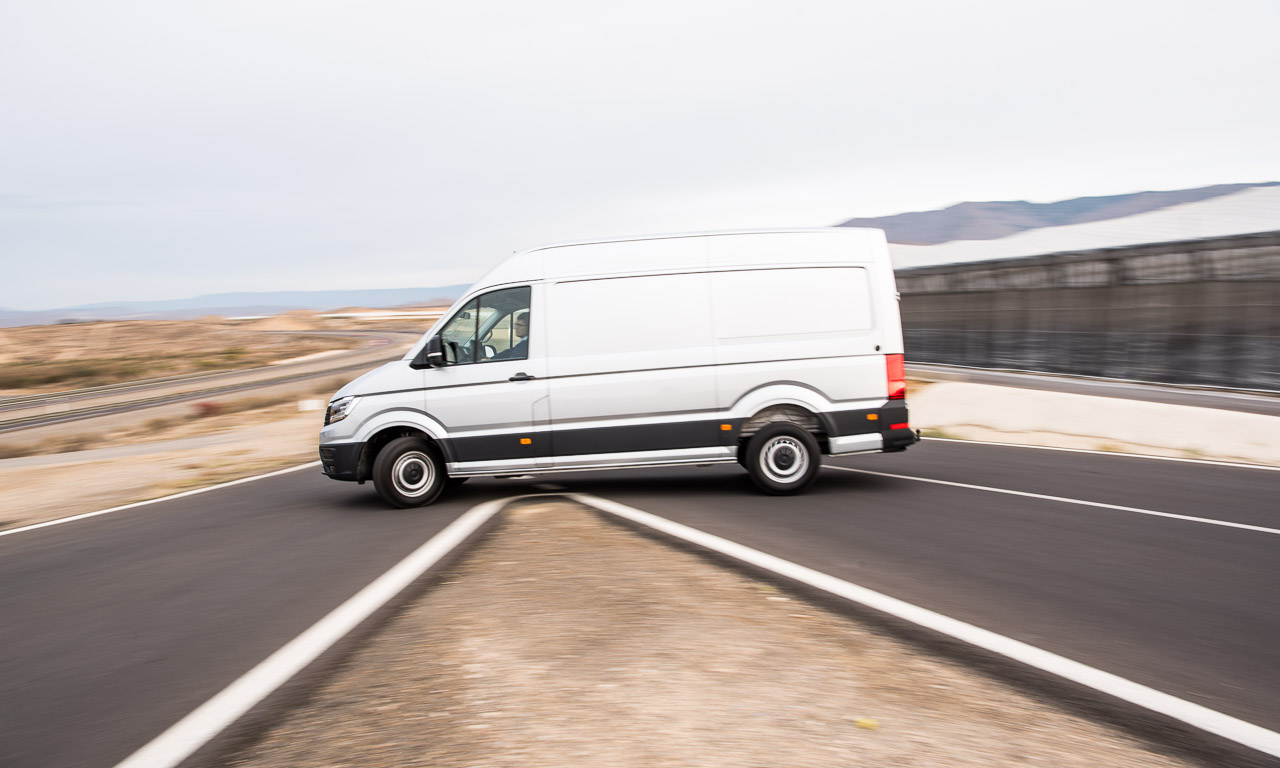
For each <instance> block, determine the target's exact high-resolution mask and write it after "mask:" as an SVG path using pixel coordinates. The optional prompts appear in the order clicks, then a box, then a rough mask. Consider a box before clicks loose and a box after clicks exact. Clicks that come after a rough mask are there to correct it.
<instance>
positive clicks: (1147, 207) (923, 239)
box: [838, 181, 1280, 245]
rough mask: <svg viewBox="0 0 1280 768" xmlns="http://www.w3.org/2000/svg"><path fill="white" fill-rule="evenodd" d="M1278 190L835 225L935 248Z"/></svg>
mask: <svg viewBox="0 0 1280 768" xmlns="http://www.w3.org/2000/svg"><path fill="white" fill-rule="evenodd" d="M1277 185H1280V182H1275V181H1272V182H1266V183H1258V184H1217V185H1215V186H1212V187H1200V188H1198V189H1182V190H1175V191H1172V192H1135V193H1133V194H1128V195H1108V196H1105V197H1077V198H1075V199H1073V200H1062V201H1059V202H1056V203H1028V202H1026V201H1025V200H1015V201H1007V202H988V203H959V204H957V205H953V206H951V207H950V208H944V209H942V210H940V211H921V212H916V213H900V214H897V215H895V216H881V217H878V218H864V219H849V220H848V221H846V222H844V223H842V224H839V225H838V226H841V227H878V228H880V229H883V230H884V231H885V233H886V234H887V235H888V238H889V242H891V243H901V244H903V245H936V244H938V243H947V242H951V241H953V240H994V239H996V238H1001V237H1007V236H1008V235H1012V234H1016V233H1018V232H1025V231H1027V230H1031V229H1040V228H1042V227H1060V226H1065V225H1069V224H1084V223H1087V222H1094V221H1106V220H1108V219H1119V218H1123V217H1125V216H1133V215H1135V214H1139V213H1148V212H1151V211H1157V210H1160V209H1162V208H1168V207H1169V206H1174V205H1181V204H1183V203H1193V202H1198V201H1201V200H1208V199H1211V198H1214V197H1220V196H1222V195H1229V194H1232V193H1235V192H1240V191H1241V190H1245V189H1250V188H1254V187H1273V186H1277Z"/></svg>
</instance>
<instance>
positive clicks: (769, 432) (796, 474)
mask: <svg viewBox="0 0 1280 768" xmlns="http://www.w3.org/2000/svg"><path fill="white" fill-rule="evenodd" d="M746 454H747V455H746V467H747V473H748V474H750V475H751V480H752V482H754V483H755V484H756V486H757V487H758V488H759V489H760V490H762V491H764V492H765V493H769V494H773V495H775V496H782V495H785V494H788V493H799V492H800V491H803V490H804V489H805V488H808V487H809V484H810V483H812V482H813V480H814V478H816V477H817V476H818V468H819V467H820V466H821V463H822V461H821V459H822V453H821V451H820V449H819V448H818V441H817V440H815V439H814V437H813V435H811V434H809V433H808V432H807V431H806V430H804V429H802V428H801V427H798V426H796V425H795V424H787V423H777V422H775V423H773V424H769V425H767V426H765V427H764V428H762V429H761V430H760V431H759V432H757V433H755V434H754V435H752V436H751V439H750V440H749V441H748V442H747V450H746Z"/></svg>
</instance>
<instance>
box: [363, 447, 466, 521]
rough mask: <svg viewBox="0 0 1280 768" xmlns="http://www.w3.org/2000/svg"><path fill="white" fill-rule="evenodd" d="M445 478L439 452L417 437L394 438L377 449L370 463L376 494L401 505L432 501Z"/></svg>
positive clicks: (395, 504) (393, 503) (417, 505)
mask: <svg viewBox="0 0 1280 768" xmlns="http://www.w3.org/2000/svg"><path fill="white" fill-rule="evenodd" d="M447 479H448V478H447V477H446V476H445V469H444V462H442V461H441V460H440V453H439V452H438V451H437V450H436V448H435V446H433V445H431V444H430V443H428V442H427V441H426V440H423V439H422V438H420V437H397V438H396V439H395V440H392V441H391V442H389V443H387V444H386V445H385V446H383V448H382V450H381V451H378V458H376V459H374V462H373V486H374V488H376V489H377V490H378V495H379V496H381V497H382V498H383V499H384V500H386V501H387V503H389V504H392V505H393V506H397V507H401V508H405V507H421V506H423V505H426V504H430V503H431V502H433V501H435V500H436V497H437V496H439V495H440V492H441V491H442V490H444V486H445V482H446V481H447Z"/></svg>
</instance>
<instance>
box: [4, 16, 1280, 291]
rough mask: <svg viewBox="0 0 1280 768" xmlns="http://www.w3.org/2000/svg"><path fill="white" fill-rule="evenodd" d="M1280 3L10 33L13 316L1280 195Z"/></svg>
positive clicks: (7, 178)
mask: <svg viewBox="0 0 1280 768" xmlns="http://www.w3.org/2000/svg"><path fill="white" fill-rule="evenodd" d="M1277 32H1280V2H1276V0H1255V1H1253V2H1247V1H1243V0H1217V2H1213V3H1207V2H1203V1H1202V0H1197V1H1196V2H1182V1H1180V0H1162V1H1160V2H1126V1H1125V0H1107V2H1082V1H1081V0H1073V1H1072V2H1060V3H1053V2H1027V0H1007V1H992V0H988V1H987V2H982V3H955V2H951V1H950V0H938V1H937V2H897V3H895V2H885V1H884V0H878V1H877V2H867V3H862V2H852V1H850V0H831V1H830V2H797V1H796V0H789V1H788V2H787V3H785V4H784V3H782V2H778V3H744V2H741V0H737V1H736V2H730V1H727V0H726V1H724V2H700V1H699V0H678V1H677V2H667V1H665V0H645V2H637V3H607V2H599V0H584V1H582V2H553V1H549V0H542V2H474V1H473V2H460V1H459V0H449V2H425V1H419V2H379V1H378V0H365V1H364V2H327V1H324V0H308V1H307V2H296V3H286V2H272V1H271V0H253V1H252V2H239V1H237V0H218V1H217V2H205V3H185V2H162V1H161V0H154V1H152V2H135V1H133V0H113V1H112V2H97V1H94V2H63V1H61V0H40V1H39V2H15V0H0V260H2V261H3V267H4V276H3V280H0V307H7V308H13V309H34V308H46V307H60V306H68V305H73V304H80V303H86V302H98V301H112V300H138V299H161V298H180V297H186V296H192V295H196V294H200V293H210V292H220V291H232V290H289V289H303V290H310V289H322V288H323V289H329V288H380V287H395V286H399V287H408V286H432V285H446V284H452V283H461V282H469V281H471V280H473V279H475V278H477V277H479V275H480V274H481V273H483V272H484V271H485V270H486V269H487V268H488V267H490V266H492V265H493V264H495V263H496V262H498V261H500V260H501V259H503V258H504V257H505V256H506V255H507V254H509V253H510V252H512V251H513V250H517V249H523V248H527V247H531V246H534V245H539V244H544V243H548V242H555V241H559V240H572V239H583V238H589V237H596V236H612V235H626V234H642V233H646V232H671V231H685V230H705V229H716V228H732V227H771V226H822V225H828V224H834V223H836V222H839V221H842V220H844V219H847V218H852V217H855V216H877V215H883V214H890V213H899V212H902V211H909V210H929V209H934V208H940V207H944V206H946V205H950V204H953V203H956V202H960V201H963V200H1017V199H1028V200H1034V201H1038V202H1045V201H1050V200H1058V199H1064V198H1069V197H1077V196H1081V195H1100V194H1118V193H1124V192H1134V191H1140V190H1146V189H1180V188H1187V187H1196V186H1204V185H1208V184H1217V183H1231V182H1244V181H1269V180H1278V179H1280V143H1278V142H1277V137H1278V136H1280V98H1277V94H1280V46H1278V45H1277V44H1276V35H1277Z"/></svg>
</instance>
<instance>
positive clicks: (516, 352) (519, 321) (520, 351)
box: [489, 312, 529, 360]
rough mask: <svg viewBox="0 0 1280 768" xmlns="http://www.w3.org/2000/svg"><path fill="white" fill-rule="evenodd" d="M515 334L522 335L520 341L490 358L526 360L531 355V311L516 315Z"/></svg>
mask: <svg viewBox="0 0 1280 768" xmlns="http://www.w3.org/2000/svg"><path fill="white" fill-rule="evenodd" d="M515 334H516V336H519V337H520V342H519V343H518V344H516V345H514V346H512V347H511V349H504V350H502V351H501V352H499V353H498V354H496V355H494V356H493V357H491V358H489V359H490V360H524V359H525V358H526V357H528V356H529V313H528V312H521V313H520V314H518V315H516V320H515Z"/></svg>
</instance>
